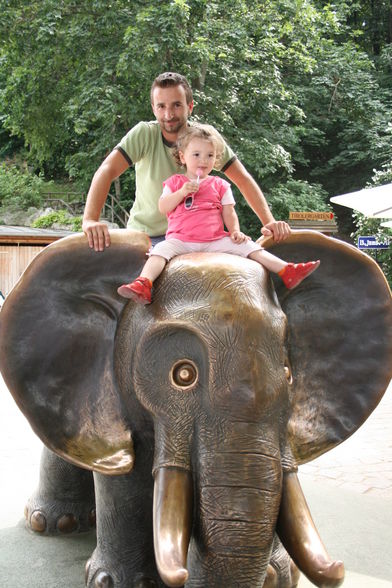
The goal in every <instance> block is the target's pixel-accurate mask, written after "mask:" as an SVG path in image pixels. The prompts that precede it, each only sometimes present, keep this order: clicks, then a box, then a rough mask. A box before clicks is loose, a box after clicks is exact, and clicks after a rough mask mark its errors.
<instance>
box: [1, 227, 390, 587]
mask: <svg viewBox="0 0 392 588" xmlns="http://www.w3.org/2000/svg"><path fill="white" fill-rule="evenodd" d="M111 239H112V245H111V246H110V247H109V248H108V249H107V250H105V251H104V252H102V253H95V252H94V251H92V250H90V249H89V248H88V246H87V241H86V239H85V237H84V235H74V236H71V237H67V238H65V239H62V240H60V241H58V242H56V243H54V244H52V245H50V246H49V247H47V248H46V249H45V250H44V251H42V252H41V253H40V254H39V255H38V256H37V257H36V258H35V259H34V261H33V262H32V263H31V264H30V266H29V267H28V268H27V270H26V271H25V273H24V274H23V276H22V278H21V280H20V281H19V282H18V284H17V285H16V286H15V288H14V289H13V291H12V292H11V294H10V295H9V296H8V297H7V299H6V301H5V304H4V306H3V308H2V310H1V312H0V329H1V337H0V368H1V372H2V374H3V377H4V380H5V382H6V384H7V386H8V388H9V390H10V391H11V393H12V395H13V396H14V398H15V401H16V402H17V404H18V406H19V407H20V409H21V410H22V412H23V413H24V414H25V416H26V417H27V419H28V420H29V422H30V424H31V426H32V428H33V430H34V431H35V432H36V433H37V435H38V436H39V437H40V438H41V439H42V441H43V443H44V444H45V445H46V447H47V448H48V449H47V450H45V453H44V456H43V461H42V466H41V483H40V488H39V490H38V492H37V495H35V496H34V497H33V498H32V499H31V500H30V502H29V504H28V507H27V519H28V523H29V524H30V525H31V527H32V528H33V529H35V530H37V531H40V532H54V531H56V530H63V531H67V530H82V529H84V528H87V527H88V525H89V521H90V522H91V516H92V509H93V507H94V496H93V494H94V492H93V486H92V476H91V471H90V470H92V471H93V472H94V486H95V503H96V512H97V547H96V549H95V551H94V553H93V555H92V557H91V559H90V560H89V562H88V565H87V568H86V584H87V585H88V586H89V587H104V586H108V587H110V586H112V587H115V588H120V587H121V588H125V587H130V586H134V587H147V586H157V587H160V586H165V585H166V586H173V587H175V586H182V585H184V584H185V586H187V587H192V588H196V587H198V588H206V587H208V588H217V587H222V586H225V587H227V588H230V587H232V588H234V587H241V586H244V587H246V588H261V587H262V586H265V587H273V586H276V587H280V588H289V587H290V588H291V587H293V586H295V585H296V584H297V581H298V571H297V568H299V569H300V570H301V571H303V572H304V573H305V575H307V576H308V578H309V579H310V581H311V582H313V583H314V584H315V585H317V586H338V585H340V584H341V583H342V582H343V577H344V568H343V564H342V562H339V561H331V560H330V558H329V556H328V554H327V552H326V550H325V548H324V545H323V543H322V541H321V539H320V538H319V536H318V534H317V531H316V528H315V525H314V523H313V521H312V518H311V515H310V513H309V510H308V508H307V505H306V501H305V498H304V496H303V494H302V491H301V488H300V486H299V482H298V479H297V475H296V471H297V467H298V465H299V464H302V463H305V462H307V461H309V460H311V459H314V458H315V457H317V456H319V455H321V454H323V453H324V452H326V451H328V450H329V449H331V448H333V447H335V446H336V445H338V444H339V443H341V442H342V441H344V440H345V439H346V438H347V437H349V436H350V435H351V434H352V433H353V432H354V431H355V430H356V429H358V427H359V426H360V425H361V424H362V423H363V422H364V421H365V420H366V418H367V417H368V416H369V414H370V413H371V412H372V411H373V409H374V408H375V407H376V405H377V404H378V402H379V401H380V399H381V397H382V395H383V393H384V392H385V390H386V388H387V386H388V383H389V381H390V378H391V376H392V371H391V356H392V305H391V293H390V290H389V288H388V285H387V283H386V281H385V278H384V276H383V274H382V272H381V271H380V270H379V268H378V266H377V264H376V263H375V262H374V261H373V260H371V259H370V258H369V257H368V256H367V255H365V254H363V253H361V252H359V251H358V250H357V249H355V248H354V247H352V246H350V245H347V244H345V243H343V242H340V241H338V240H335V239H331V238H329V237H326V236H323V235H321V234H319V233H315V232H311V231H299V232H297V233H294V234H293V235H292V236H291V237H290V238H289V239H288V240H287V241H285V242H283V243H281V244H275V243H274V242H273V241H271V240H269V241H267V242H266V247H267V248H269V249H270V250H271V251H273V252H274V253H275V254H277V255H279V256H280V257H281V258H283V259H287V260H290V261H294V262H295V261H303V260H306V259H320V260H321V265H320V268H319V269H318V271H317V272H315V273H314V274H312V275H311V276H310V277H309V278H308V279H307V280H305V281H304V282H303V283H302V284H301V285H300V286H298V288H296V289H295V290H292V291H288V290H286V289H285V288H284V287H283V286H282V285H281V283H280V282H279V279H275V277H274V278H273V279H271V277H270V275H269V273H268V272H267V271H265V270H264V269H263V268H262V267H261V266H260V265H259V264H257V263H255V262H253V261H251V260H248V259H243V258H240V257H237V256H234V255H227V254H209V253H203V254H188V255H183V256H179V257H177V258H174V259H173V260H172V261H171V262H170V263H169V264H168V266H167V267H166V269H165V271H164V272H163V274H162V275H161V277H160V278H159V279H158V280H157V282H156V284H155V288H154V297H153V303H152V304H151V305H148V306H140V305H137V304H135V303H133V302H131V301H127V300H125V299H122V298H120V297H119V296H118V294H117V292H116V289H117V287H118V285H119V284H121V283H123V282H124V281H129V280H130V279H132V278H133V277H136V276H137V275H138V274H139V272H140V269H141V267H142V266H143V264H144V261H145V257H146V252H147V251H148V248H149V240H148V238H147V237H146V236H144V235H142V234H141V233H137V232H132V231H127V230H118V231H113V232H112V234H111ZM64 460H66V461H64ZM89 517H90V518H89ZM282 544H283V546H284V547H285V548H286V550H287V552H288V553H289V555H290V557H291V558H292V559H291V560H290V558H289V556H288V555H287V553H286V551H285V550H284V549H283V547H282ZM293 562H294V563H293ZM294 564H295V565H294Z"/></svg>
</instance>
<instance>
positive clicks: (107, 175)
mask: <svg viewBox="0 0 392 588" xmlns="http://www.w3.org/2000/svg"><path fill="white" fill-rule="evenodd" d="M151 107H152V110H153V113H154V115H155V118H156V121H153V122H149V123H139V124H138V125H136V126H135V127H133V128H132V129H131V130H130V131H129V132H128V133H127V135H126V136H125V137H124V138H123V139H122V140H121V141H120V143H119V144H118V145H117V146H116V148H115V149H114V150H113V151H112V152H111V153H110V154H109V155H108V157H107V158H106V159H105V160H104V162H103V163H102V164H101V166H100V167H99V168H98V170H97V171H96V173H95V174H94V177H93V180H92V182H91V186H90V190H89V193H88V195H87V201H86V207H85V211H84V216H83V231H84V233H85V234H86V235H87V238H88V243H89V246H90V247H91V248H94V249H95V251H103V250H104V248H105V247H109V245H110V236H109V231H108V228H107V225H106V224H105V223H103V222H100V221H99V218H100V214H101V210H102V208H103V205H104V203H105V200H106V198H107V195H108V193H109V189H110V186H111V183H112V182H113V180H115V179H116V178H117V177H119V176H120V175H121V174H122V173H124V172H125V171H126V170H127V169H128V167H129V166H130V165H132V164H133V165H135V170H136V197H135V203H134V205H133V206H132V209H131V212H130V218H129V222H128V227H129V228H132V229H136V230H141V231H144V232H146V233H147V234H148V235H149V236H150V237H151V241H152V243H153V244H155V243H157V242H158V241H160V240H162V239H163V238H164V234H165V231H166V226H167V223H166V219H165V217H164V216H163V215H161V214H160V213H159V210H158V199H159V196H160V195H161V193H162V182H163V181H164V180H165V179H166V178H167V177H169V176H171V175H173V174H175V173H178V172H179V171H180V168H178V167H177V165H176V163H175V161H174V159H173V157H172V156H171V147H173V145H174V143H175V141H176V139H177V136H178V133H179V132H180V130H181V129H182V128H183V127H184V126H185V125H186V124H189V123H188V118H189V116H190V115H191V113H192V110H193V96H192V90H191V88H190V86H189V84H188V82H187V80H186V78H184V76H182V75H180V74H177V73H173V72H166V73H163V74H161V75H159V76H158V77H157V78H156V79H155V80H154V82H153V84H152V87H151ZM220 171H222V172H224V174H225V175H226V176H227V178H228V179H229V180H230V181H231V182H232V183H233V184H235V185H236V186H237V188H238V189H239V190H240V192H241V194H242V195H243V196H244V198H245V200H246V201H247V202H248V204H249V206H250V207H251V208H252V210H253V211H254V212H255V213H256V215H257V216H258V217H259V219H260V221H261V222H262V223H263V225H264V226H263V228H262V230H261V232H262V233H263V235H265V236H267V235H272V236H273V238H274V240H275V241H281V240H283V239H286V238H287V237H288V236H289V234H290V227H289V225H288V224H287V223H285V222H284V221H275V219H274V218H273V216H272V214H271V211H270V209H269V207H268V204H267V202H266V200H265V198H264V195H263V193H262V191H261V190H260V188H259V186H258V185H257V184H256V182H255V180H254V179H253V178H252V176H251V175H250V174H249V173H248V171H247V170H246V169H245V167H244V166H243V165H242V163H241V162H240V161H239V160H238V159H237V158H236V156H235V155H234V153H233V152H232V151H231V149H230V148H229V147H228V146H227V145H226V147H225V154H224V157H223V160H222V167H221V168H220Z"/></svg>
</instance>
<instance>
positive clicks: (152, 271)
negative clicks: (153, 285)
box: [140, 255, 167, 282]
mask: <svg viewBox="0 0 392 588" xmlns="http://www.w3.org/2000/svg"><path fill="white" fill-rule="evenodd" d="M166 264H167V260H166V259H165V258H164V257H161V256H160V255H151V256H150V257H149V258H148V260H147V261H146V263H145V265H144V267H143V269H142V271H141V273H140V277H142V278H148V279H149V280H151V282H154V280H156V279H157V277H158V276H159V275H160V274H161V273H162V271H163V268H164V267H165V265H166Z"/></svg>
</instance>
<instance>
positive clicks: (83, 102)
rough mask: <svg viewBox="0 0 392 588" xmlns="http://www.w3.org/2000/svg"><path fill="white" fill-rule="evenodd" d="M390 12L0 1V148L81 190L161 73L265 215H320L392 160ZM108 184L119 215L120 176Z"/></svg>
mask: <svg viewBox="0 0 392 588" xmlns="http://www.w3.org/2000/svg"><path fill="white" fill-rule="evenodd" d="M389 10H390V2H388V1H387V0H380V2H370V0H356V1H351V0H350V1H349V0H342V1H340V2H330V1H327V0H269V1H266V0H252V2H251V1H250V0H232V1H231V2H227V1H224V0H159V1H158V2H157V1H156V0H144V1H141V0H133V1H132V2H131V1H130V0H112V1H111V2H110V3H108V2H106V1H105V0H31V1H30V2H28V3H26V2H25V0H12V1H10V0H0V124H1V125H2V129H4V132H2V133H1V134H0V153H1V152H2V151H1V148H2V145H3V144H4V148H5V149H6V151H5V152H4V153H8V151H7V150H9V148H10V143H9V141H10V139H11V140H12V141H13V140H14V139H16V140H19V141H21V142H23V144H24V145H25V148H26V150H27V151H28V157H29V164H30V165H32V166H33V168H34V169H35V170H38V171H41V172H42V173H44V175H45V177H47V178H49V177H50V178H53V177H58V176H61V175H68V176H69V177H70V178H72V179H73V180H75V181H78V182H79V185H80V187H81V188H82V189H83V191H85V190H87V188H88V185H89V183H90V181H91V178H92V175H93V173H94V171H95V170H96V168H97V167H98V165H99V164H100V163H101V161H102V160H103V158H104V157H105V155H107V154H108V153H109V152H110V151H111V150H112V148H113V147H114V146H115V145H116V144H117V143H118V141H119V140H120V139H121V137H122V136H123V135H124V134H125V133H126V131H127V130H128V129H129V128H130V127H132V126H133V125H134V124H135V123H137V122H138V121H139V120H148V119H151V118H152V113H151V108H150V99H149V91H150V84H151V81H152V80H153V78H154V77H155V76H156V75H157V74H159V73H161V72H162V71H165V70H174V71H179V72H181V73H183V74H184V75H185V76H186V77H187V78H188V79H189V80H190V81H191V84H192V87H193V89H194V95H195V101H196V107H195V110H194V116H195V118H196V119H198V120H200V121H203V122H210V123H212V124H214V125H215V126H216V127H217V128H218V129H219V130H220V131H221V132H222V134H223V135H224V136H225V137H226V139H227V141H228V142H229V144H230V145H231V146H232V148H233V149H234V151H235V152H236V153H237V155H238V157H239V158H240V160H241V161H243V163H244V164H245V165H246V167H247V169H248V170H249V171H250V172H251V173H252V175H253V176H254V177H255V179H256V181H257V182H258V183H259V184H260V185H261V187H262V188H263V190H264V191H265V193H266V195H267V197H268V200H269V202H270V204H271V206H272V209H273V213H274V215H276V216H277V218H287V213H288V211H289V210H295V209H298V208H301V209H302V210H320V207H321V208H322V209H325V206H326V202H327V201H328V196H329V195H335V194H341V193H344V192H348V191H353V190H355V189H357V188H360V187H363V186H364V185H366V184H367V183H368V182H369V181H370V179H371V177H372V175H373V170H379V171H380V173H382V172H383V170H385V168H386V166H388V165H389V164H390V163H391V162H392V124H391V119H392V117H391V110H392V98H391V96H392V92H391V90H392V81H391V80H392V75H391V73H392V49H391V38H390V29H389V28H388V22H389V21H388V14H389V12H388V11H389ZM120 181H121V193H122V198H123V201H122V204H123V205H125V206H127V207H128V206H129V204H130V203H131V201H132V197H133V192H134V178H133V175H132V173H127V174H124V175H123V176H122V177H121V180H120ZM237 200H238V208H239V211H240V215H243V219H244V222H245V223H246V226H248V225H249V226H250V227H251V230H253V229H252V227H253V226H255V227H256V226H257V227H258V230H259V223H258V222H257V221H256V219H255V218H254V215H253V214H252V213H251V212H249V209H248V208H247V206H246V205H245V204H244V203H242V202H241V201H242V199H241V198H239V199H237ZM240 203H241V205H240ZM343 216H344V215H342V218H343ZM349 223H351V218H350V219H349V222H348V226H347V231H346V232H347V233H349V232H350V231H351V228H350V225H349Z"/></svg>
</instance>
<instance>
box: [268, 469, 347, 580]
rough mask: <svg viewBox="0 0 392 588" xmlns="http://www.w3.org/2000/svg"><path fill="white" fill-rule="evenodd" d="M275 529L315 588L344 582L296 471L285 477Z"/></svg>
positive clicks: (341, 565) (340, 570)
mask: <svg viewBox="0 0 392 588" xmlns="http://www.w3.org/2000/svg"><path fill="white" fill-rule="evenodd" d="M276 530H277V532H278V535H279V537H280V539H281V541H282V543H283V545H284V547H285V548H286V549H287V551H288V553H289V555H290V556H291V557H292V558H293V560H294V562H295V563H296V564H297V566H298V567H299V569H300V570H301V572H303V573H304V574H305V576H307V578H309V580H310V581H311V582H313V583H314V584H315V585H316V586H321V587H322V588H327V587H329V588H336V587H337V586H340V585H341V584H342V583H343V581H344V565H343V562H342V561H339V560H338V561H333V560H332V559H331V558H330V556H329V555H328V553H327V551H326V549H325V547H324V545H323V542H322V541H321V539H320V536H319V534H318V531H317V529H316V526H315V524H314V522H313V519H312V515H311V514H310V511H309V508H308V505H307V502H306V499H305V497H304V495H303V492H302V488H301V486H300V483H299V480H298V477H297V475H296V473H295V472H289V473H285V474H284V478H283V491H282V500H281V505H280V512H279V518H278V523H277V529H276Z"/></svg>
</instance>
